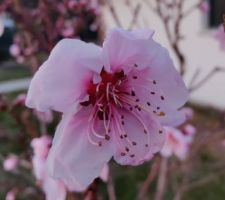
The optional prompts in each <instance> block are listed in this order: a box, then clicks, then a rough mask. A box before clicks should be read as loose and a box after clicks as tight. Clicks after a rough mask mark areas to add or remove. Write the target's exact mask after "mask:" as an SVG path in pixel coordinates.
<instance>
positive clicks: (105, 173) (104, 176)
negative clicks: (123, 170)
mask: <svg viewBox="0 0 225 200" xmlns="http://www.w3.org/2000/svg"><path fill="white" fill-rule="evenodd" d="M100 178H101V179H102V180H103V181H104V182H107V181H108V179H109V166H108V165H107V164H105V166H104V167H103V169H102V172H101V174H100Z"/></svg>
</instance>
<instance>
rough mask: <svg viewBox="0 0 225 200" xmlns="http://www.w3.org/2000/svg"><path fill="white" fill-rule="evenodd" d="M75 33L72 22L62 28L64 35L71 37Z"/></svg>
mask: <svg viewBox="0 0 225 200" xmlns="http://www.w3.org/2000/svg"><path fill="white" fill-rule="evenodd" d="M73 35H74V27H73V25H72V24H68V25H66V27H65V28H64V29H62V36H63V37H71V36H73Z"/></svg>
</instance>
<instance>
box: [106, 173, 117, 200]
mask: <svg viewBox="0 0 225 200" xmlns="http://www.w3.org/2000/svg"><path fill="white" fill-rule="evenodd" d="M107 191H108V195H109V200H116V193H115V189H114V184H113V179H112V175H111V173H110V172H109V180H108V183H107Z"/></svg>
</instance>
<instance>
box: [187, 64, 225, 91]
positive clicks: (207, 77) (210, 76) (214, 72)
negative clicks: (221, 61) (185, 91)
mask: <svg viewBox="0 0 225 200" xmlns="http://www.w3.org/2000/svg"><path fill="white" fill-rule="evenodd" d="M218 72H225V68H223V67H214V68H213V69H212V70H211V71H210V72H209V73H208V74H207V75H206V76H205V77H204V78H202V80H200V81H199V82H198V83H196V84H195V85H194V86H192V87H190V88H189V92H193V91H195V90H197V89H199V88H200V87H202V86H203V85H204V84H205V83H206V82H207V81H208V80H209V79H211V78H212V77H213V76H214V75H215V74H217V73H218Z"/></svg>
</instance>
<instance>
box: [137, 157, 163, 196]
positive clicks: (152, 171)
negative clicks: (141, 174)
mask: <svg viewBox="0 0 225 200" xmlns="http://www.w3.org/2000/svg"><path fill="white" fill-rule="evenodd" d="M159 166H160V159H159V158H156V160H155V162H154V163H153V164H152V165H151V167H150V169H149V173H148V176H147V178H146V180H145V181H144V183H143V185H142V187H141V189H140V191H139V194H138V199H139V200H143V199H144V197H145V195H146V194H147V191H148V189H149V186H150V185H151V183H152V182H153V180H154V179H155V177H156V176H157V174H158V171H159Z"/></svg>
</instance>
